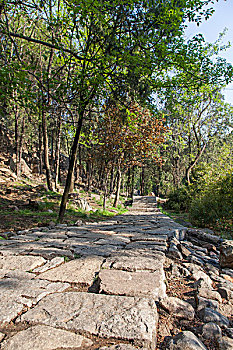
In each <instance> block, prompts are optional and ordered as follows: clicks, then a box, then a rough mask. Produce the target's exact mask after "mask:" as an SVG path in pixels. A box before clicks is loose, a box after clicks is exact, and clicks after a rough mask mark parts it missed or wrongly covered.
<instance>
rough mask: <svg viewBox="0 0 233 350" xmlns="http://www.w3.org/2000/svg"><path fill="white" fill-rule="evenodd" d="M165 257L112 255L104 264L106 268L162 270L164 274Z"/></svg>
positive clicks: (132, 270) (133, 270)
mask: <svg viewBox="0 0 233 350" xmlns="http://www.w3.org/2000/svg"><path fill="white" fill-rule="evenodd" d="M164 260H165V258H164V257H159V258H158V259H156V258H150V257H144V256H142V257H140V258H138V256H136V257H133V256H132V257H129V256H121V257H112V258H111V257H110V258H107V259H106V262H105V263H104V264H103V268H104V269H106V268H107V269H109V268H111V269H114V270H123V271H131V272H135V271H142V270H147V271H151V272H154V271H160V272H161V274H163V263H164Z"/></svg>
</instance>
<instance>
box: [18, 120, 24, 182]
mask: <svg viewBox="0 0 233 350" xmlns="http://www.w3.org/2000/svg"><path fill="white" fill-rule="evenodd" d="M24 127H25V116H23V119H22V125H21V134H20V138H19V142H18V144H19V145H18V156H17V157H18V162H17V163H18V176H20V175H21V159H22V153H23V140H24Z"/></svg>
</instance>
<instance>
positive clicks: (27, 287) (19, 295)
mask: <svg viewBox="0 0 233 350" xmlns="http://www.w3.org/2000/svg"><path fill="white" fill-rule="evenodd" d="M18 271H19V270H15V271H9V272H8V273H5V276H4V278H2V279H0V310H1V313H0V322H3V323H4V322H10V321H11V320H13V319H14V318H15V317H17V315H18V314H19V313H20V312H21V311H22V310H23V309H24V308H25V306H27V307H31V306H32V305H34V304H36V303H37V302H38V301H39V300H41V299H42V298H43V297H45V296H46V295H48V294H51V293H55V292H62V291H64V290H65V289H67V288H68V287H69V284H67V283H50V282H48V281H42V280H41V281H39V280H35V279H33V277H34V275H33V274H30V273H26V272H20V273H19V272H18Z"/></svg>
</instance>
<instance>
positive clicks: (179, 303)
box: [159, 297, 195, 320]
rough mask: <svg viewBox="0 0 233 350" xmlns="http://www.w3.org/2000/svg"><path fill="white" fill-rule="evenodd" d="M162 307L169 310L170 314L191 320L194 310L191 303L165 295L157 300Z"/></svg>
mask: <svg viewBox="0 0 233 350" xmlns="http://www.w3.org/2000/svg"><path fill="white" fill-rule="evenodd" d="M159 304H160V306H162V308H163V309H165V310H166V311H168V312H169V314H170V315H172V316H174V317H177V318H184V319H186V320H193V319H194V315H195V311H194V308H193V307H192V305H191V304H189V303H187V302H186V301H183V300H181V299H179V298H175V297H167V298H164V299H161V300H160V302H159Z"/></svg>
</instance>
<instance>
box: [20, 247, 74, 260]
mask: <svg viewBox="0 0 233 350" xmlns="http://www.w3.org/2000/svg"><path fill="white" fill-rule="evenodd" d="M25 253H26V254H30V255H39V256H43V257H44V258H45V259H50V258H55V257H56V256H60V257H61V256H67V257H68V258H73V254H72V253H71V251H69V250H65V249H58V248H46V247H44V248H40V249H37V248H35V249H33V250H32V251H30V252H27V251H26V252H25Z"/></svg>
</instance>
